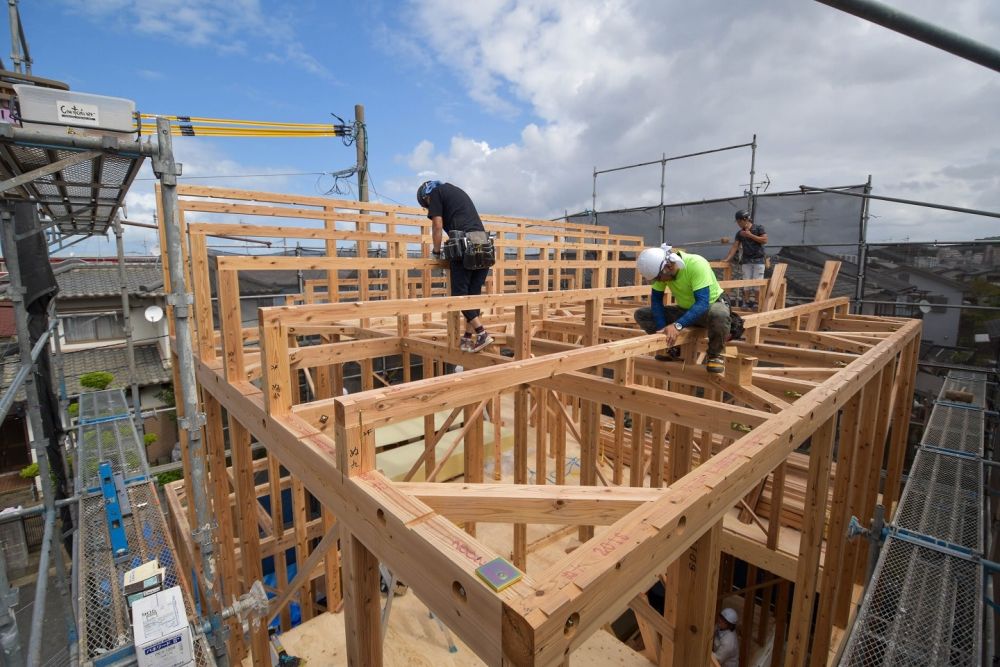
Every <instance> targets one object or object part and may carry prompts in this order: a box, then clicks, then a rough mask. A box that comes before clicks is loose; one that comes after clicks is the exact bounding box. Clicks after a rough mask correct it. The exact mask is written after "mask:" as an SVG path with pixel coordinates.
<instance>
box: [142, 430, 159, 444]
mask: <svg viewBox="0 0 1000 667" xmlns="http://www.w3.org/2000/svg"><path fill="white" fill-rule="evenodd" d="M159 439H160V436H158V435H156V434H155V433H147V434H146V435H144V436H142V444H144V445H146V446H147V447H149V446H150V445H151V444H153V443H154V442H156V441H157V440H159Z"/></svg>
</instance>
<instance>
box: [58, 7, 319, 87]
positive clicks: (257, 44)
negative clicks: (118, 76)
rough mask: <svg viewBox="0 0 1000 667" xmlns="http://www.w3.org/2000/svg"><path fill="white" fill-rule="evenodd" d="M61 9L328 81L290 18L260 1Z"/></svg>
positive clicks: (123, 27)
mask: <svg viewBox="0 0 1000 667" xmlns="http://www.w3.org/2000/svg"><path fill="white" fill-rule="evenodd" d="M66 5H67V7H68V9H69V10H70V11H73V12H76V13H79V14H82V15H84V16H87V17H88V18H90V19H92V20H94V21H101V22H104V21H114V22H116V24H117V25H118V26H119V27H120V28H121V29H123V30H131V31H135V32H138V33H142V34H147V35H153V36H156V37H162V38H164V39H167V40H170V41H172V42H177V43H179V44H182V45H185V46H191V47H198V48H206V49H212V50H214V51H216V52H218V53H221V54H249V55H251V56H252V57H254V58H259V59H261V60H263V61H265V62H277V63H282V64H289V65H291V66H294V67H299V68H301V69H303V70H305V71H306V72H309V73H311V74H314V75H316V76H318V77H321V78H323V79H325V80H327V81H333V80H334V76H333V74H332V73H331V72H330V70H328V69H327V68H326V67H324V66H323V65H322V63H321V62H320V61H319V60H318V59H317V58H315V57H314V56H313V55H311V54H310V53H308V52H307V50H306V49H305V47H304V46H303V44H302V43H301V41H300V40H299V39H298V38H297V36H296V30H295V26H294V22H293V20H292V19H291V18H290V17H289V16H286V15H282V14H280V13H279V12H273V11H268V10H267V8H265V7H263V6H262V3H261V2H260V0H229V1H228V2H217V1H208V2H206V1H205V0H142V1H140V0H88V2H85V3H78V2H66ZM251 47H252V48H251ZM144 71H145V70H144Z"/></svg>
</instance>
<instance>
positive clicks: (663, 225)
mask: <svg viewBox="0 0 1000 667" xmlns="http://www.w3.org/2000/svg"><path fill="white" fill-rule="evenodd" d="M738 148H750V151H751V152H750V193H751V194H750V195H749V198H750V199H751V202H752V198H753V194H752V193H753V178H754V163H755V161H756V158H757V135H756V134H754V135H753V140H752V141H750V142H749V143H746V144H736V145H734V146H723V147H722V148H710V149H708V150H705V151H697V152H695V153H684V154H683V155H672V156H670V157H667V154H666V153H663V154H662V157H660V159H659V160H650V161H649V162H637V163H636V164H627V165H625V166H622V167H611V168H610V169H598V168H597V167H594V174H593V187H592V189H591V194H590V198H591V210H590V220H591V223H592V224H595V225H596V224H597V177H598V175H600V174H610V173H611V172H615V171H624V170H626V169H635V168H637V167H648V166H650V165H654V164H658V165H660V204H659V209H660V242H661V243H662V242H664V241H665V240H666V235H667V217H666V216H667V212H666V211H667V209H666V206H667V205H666V203H665V196H666V183H667V163H668V162H675V161H677V160H686V159H687V158H692V157H699V156H701V155H711V154H712V153H722V152H724V151H731V150H736V149H738ZM751 205H752V204H751ZM650 208H652V207H650Z"/></svg>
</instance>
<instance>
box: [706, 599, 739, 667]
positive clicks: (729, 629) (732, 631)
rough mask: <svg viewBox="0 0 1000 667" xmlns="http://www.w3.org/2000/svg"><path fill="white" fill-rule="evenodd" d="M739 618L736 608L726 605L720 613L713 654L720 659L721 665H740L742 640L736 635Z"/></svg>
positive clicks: (713, 643)
mask: <svg viewBox="0 0 1000 667" xmlns="http://www.w3.org/2000/svg"><path fill="white" fill-rule="evenodd" d="M739 620H740V617H739V614H737V613H736V610H735V609H730V608H729V607H726V608H725V609H723V610H722V612H720V613H719V618H718V620H716V622H715V637H713V638H712V655H713V656H715V659H716V660H718V661H719V665H720V667H739V665H740V640H739V639H738V638H737V637H736V624H737V623H738V622H739Z"/></svg>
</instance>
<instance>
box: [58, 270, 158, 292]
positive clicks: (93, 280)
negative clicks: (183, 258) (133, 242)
mask: <svg viewBox="0 0 1000 667" xmlns="http://www.w3.org/2000/svg"><path fill="white" fill-rule="evenodd" d="M125 279H126V282H127V284H128V289H129V294H134V295H145V296H163V295H164V294H165V292H164V290H163V269H162V267H160V266H159V265H157V264H152V263H149V264H146V263H144V264H128V263H126V264H125ZM56 281H57V282H58V283H59V298H61V299H65V298H74V297H88V296H90V297H99V296H117V295H119V294H121V283H120V282H119V280H118V265H117V264H101V265H87V264H83V265H79V264H78V265H75V266H61V267H59V268H57V269H56Z"/></svg>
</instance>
